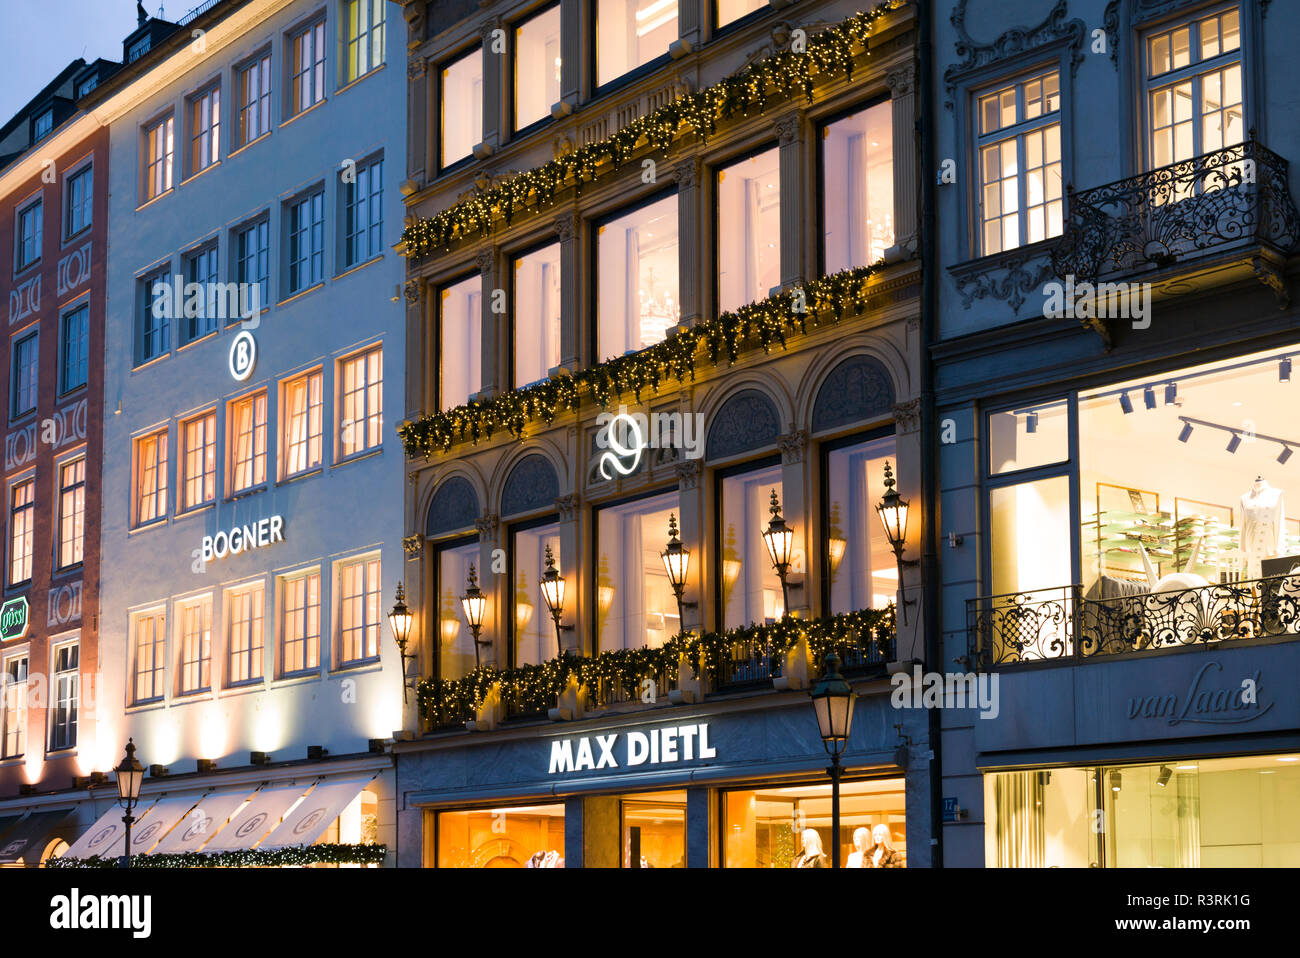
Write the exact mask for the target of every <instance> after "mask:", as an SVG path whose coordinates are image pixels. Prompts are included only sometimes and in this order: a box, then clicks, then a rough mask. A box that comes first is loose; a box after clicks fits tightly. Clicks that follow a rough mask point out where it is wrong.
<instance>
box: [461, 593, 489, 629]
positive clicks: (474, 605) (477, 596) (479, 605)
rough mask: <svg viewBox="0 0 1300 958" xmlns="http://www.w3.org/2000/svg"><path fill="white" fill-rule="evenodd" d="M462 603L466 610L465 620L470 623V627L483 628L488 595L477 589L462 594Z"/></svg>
mask: <svg viewBox="0 0 1300 958" xmlns="http://www.w3.org/2000/svg"><path fill="white" fill-rule="evenodd" d="M460 604H461V607H462V608H463V609H464V610H465V621H466V622H468V623H469V627H470V628H471V629H479V628H482V627H483V611H484V609H486V608H487V596H485V595H483V593H481V592H479V591H478V590H477V589H475V590H474V591H473V592H469V593H466V594H465V595H463V596H461V598H460Z"/></svg>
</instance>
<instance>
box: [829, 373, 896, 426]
mask: <svg viewBox="0 0 1300 958" xmlns="http://www.w3.org/2000/svg"><path fill="white" fill-rule="evenodd" d="M893 405H894V383H893V380H892V379H891V378H890V376H889V370H887V369H886V368H885V365H884V364H883V363H882V362H881V361H880V360H878V359H876V358H874V357H872V356H850V357H849V358H848V359H845V360H843V361H842V362H840V363H839V364H838V365H837V366H836V367H835V368H834V369H832V370H831V371H830V373H829V374H828V375H827V376H826V381H825V382H823V383H822V385H821V388H820V389H819V390H818V391H817V399H816V401H815V402H814V403H813V415H812V428H813V431H814V432H823V431H825V430H827V429H835V428H837V427H839V426H847V425H852V424H854V423H862V422H869V421H871V420H873V419H880V418H883V417H884V416H885V415H887V414H888V413H889V411H890V409H891V408H893Z"/></svg>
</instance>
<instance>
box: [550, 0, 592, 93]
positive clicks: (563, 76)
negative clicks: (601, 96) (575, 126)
mask: <svg viewBox="0 0 1300 958" xmlns="http://www.w3.org/2000/svg"><path fill="white" fill-rule="evenodd" d="M585 2H586V0H560V102H561V103H563V104H564V107H563V108H561V109H560V110H559V111H558V114H559V116H567V115H568V114H569V113H571V112H573V108H574V107H575V106H577V105H578V104H579V103H581V102H582V101H583V100H584V99H586V92H585V91H586V89H587V83H588V81H587V79H586V77H587V76H589V75H590V70H589V69H588V64H587V57H588V53H587V51H588V50H590V49H591V42H590V40H591V33H590V30H591V23H590V20H589V18H587V17H584V16H583V15H582V13H583V6H584V4H585ZM556 113H557V110H556V109H554V104H553V105H552V110H551V115H552V116H556ZM559 116H556V118H557V119H558V118H559Z"/></svg>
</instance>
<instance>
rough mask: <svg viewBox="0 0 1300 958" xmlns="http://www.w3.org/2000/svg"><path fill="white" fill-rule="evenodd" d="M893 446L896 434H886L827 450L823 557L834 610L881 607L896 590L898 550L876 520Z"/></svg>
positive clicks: (891, 458) (836, 611) (850, 610)
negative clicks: (895, 556)
mask: <svg viewBox="0 0 1300 958" xmlns="http://www.w3.org/2000/svg"><path fill="white" fill-rule="evenodd" d="M895 448H896V443H895V441H894V437H893V436H886V437H884V438H881V439H873V440H869V441H867V442H854V443H851V444H848V445H839V446H836V447H834V448H831V449H830V450H829V451H827V453H826V466H825V470H824V475H825V477H826V493H825V497H824V499H823V502H824V503H825V510H826V515H825V523H826V526H825V528H826V538H825V542H826V552H825V557H824V562H825V575H826V582H827V588H828V591H829V595H830V609H829V611H830V612H831V613H832V614H839V613H841V612H852V611H854V610H856V609H883V608H885V607H886V606H888V605H889V604H890V603H891V602H893V601H894V595H895V593H896V592H897V591H898V563H897V562H896V561H895V558H894V551H893V549H892V547H891V546H890V545H889V539H888V538H887V537H886V536H885V529H884V526H883V525H881V523H879V522H875V521H872V520H873V519H874V518H875V516H874V513H875V511H876V510H875V506H876V503H878V502H879V501H880V496H881V493H882V491H883V490H884V488H885V463H886V461H892V460H895V457H896V454H895ZM864 526H865V528H863V527H864ZM862 532H865V535H864V534H862Z"/></svg>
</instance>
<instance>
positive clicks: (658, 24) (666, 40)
mask: <svg viewBox="0 0 1300 958" xmlns="http://www.w3.org/2000/svg"><path fill="white" fill-rule="evenodd" d="M676 40H677V0H596V85H597V86H603V85H604V84H606V83H609V82H610V81H611V80H617V79H618V78H619V77H621V76H622V75H623V74H624V73H628V72H630V71H632V70H635V69H636V68H637V67H639V66H641V65H643V64H646V63H649V62H650V61H651V60H656V59H658V58H659V57H661V56H664V55H666V54H667V53H668V47H669V46H670V45H671V44H672V43H673V42H674V41H676Z"/></svg>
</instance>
